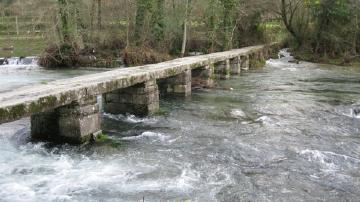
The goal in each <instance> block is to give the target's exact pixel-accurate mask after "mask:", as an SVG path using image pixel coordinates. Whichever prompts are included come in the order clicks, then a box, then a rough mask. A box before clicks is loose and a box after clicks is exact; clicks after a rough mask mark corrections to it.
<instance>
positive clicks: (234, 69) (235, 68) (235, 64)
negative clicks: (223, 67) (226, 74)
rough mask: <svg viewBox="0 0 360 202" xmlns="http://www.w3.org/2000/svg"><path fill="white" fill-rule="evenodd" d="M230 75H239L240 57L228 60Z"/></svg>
mask: <svg viewBox="0 0 360 202" xmlns="http://www.w3.org/2000/svg"><path fill="white" fill-rule="evenodd" d="M230 68H231V74H235V75H236V74H240V73H241V57H240V56H238V57H235V58H233V59H231V60H230Z"/></svg>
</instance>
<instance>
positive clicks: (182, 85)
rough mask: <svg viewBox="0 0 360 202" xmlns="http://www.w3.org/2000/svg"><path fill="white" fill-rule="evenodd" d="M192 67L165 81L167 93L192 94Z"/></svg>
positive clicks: (177, 94)
mask: <svg viewBox="0 0 360 202" xmlns="http://www.w3.org/2000/svg"><path fill="white" fill-rule="evenodd" d="M191 77H192V76H191V69H188V70H186V71H184V72H183V73H181V74H178V75H176V76H172V77H169V78H166V79H165V80H164V81H163V85H164V89H165V90H164V91H165V94H166V95H172V96H180V97H188V96H190V95H191Z"/></svg>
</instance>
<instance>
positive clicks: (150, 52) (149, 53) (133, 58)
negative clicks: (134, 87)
mask: <svg viewBox="0 0 360 202" xmlns="http://www.w3.org/2000/svg"><path fill="white" fill-rule="evenodd" d="M122 57H123V59H124V63H125V64H126V65H127V66H136V65H143V64H154V63H159V62H164V61H167V60H171V59H172V58H171V56H170V55H168V54H165V53H160V52H157V51H156V50H154V49H151V48H148V47H128V48H126V49H124V51H123V52H122Z"/></svg>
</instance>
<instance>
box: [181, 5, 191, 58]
mask: <svg viewBox="0 0 360 202" xmlns="http://www.w3.org/2000/svg"><path fill="white" fill-rule="evenodd" d="M190 3H191V0H186V4H185V5H186V8H185V17H184V30H183V40H182V45H181V57H184V55H185V51H186V43H187V32H188V20H189V19H188V18H189V14H190Z"/></svg>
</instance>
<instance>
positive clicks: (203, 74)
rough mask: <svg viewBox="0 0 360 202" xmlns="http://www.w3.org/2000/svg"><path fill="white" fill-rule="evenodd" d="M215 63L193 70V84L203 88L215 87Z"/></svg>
mask: <svg viewBox="0 0 360 202" xmlns="http://www.w3.org/2000/svg"><path fill="white" fill-rule="evenodd" d="M214 69H215V67H214V64H210V65H207V66H204V67H201V68H197V69H194V70H192V85H193V86H200V87H203V88H211V87H214V85H215V81H214V76H215V75H214V74H215V73H214Z"/></svg>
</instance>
